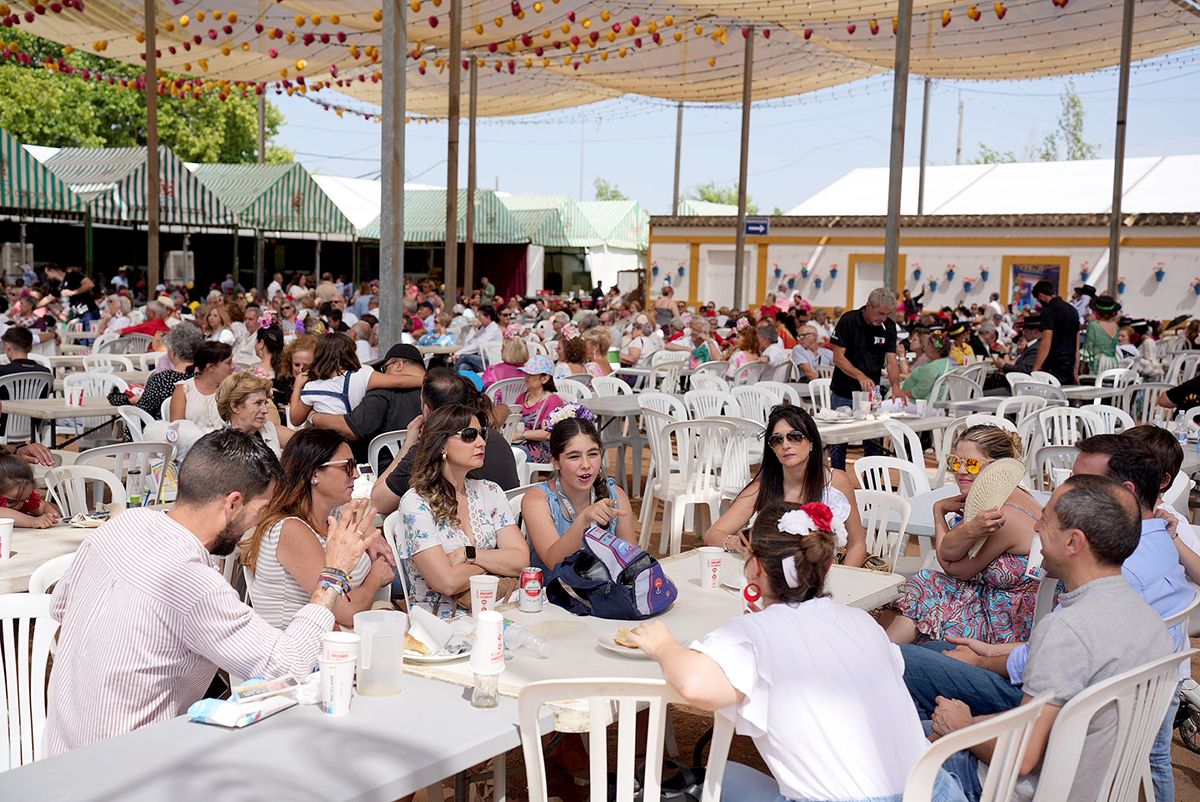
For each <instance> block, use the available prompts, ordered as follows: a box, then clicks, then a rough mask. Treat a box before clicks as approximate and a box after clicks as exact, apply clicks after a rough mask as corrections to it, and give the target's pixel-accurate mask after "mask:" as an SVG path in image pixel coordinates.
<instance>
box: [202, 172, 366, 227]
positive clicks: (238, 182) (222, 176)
mask: <svg viewBox="0 0 1200 802" xmlns="http://www.w3.org/2000/svg"><path fill="white" fill-rule="evenodd" d="M188 169H190V170H191V171H192V172H193V173H195V175H196V176H197V177H198V178H199V179H200V181H201V182H203V184H204V186H206V187H208V189H209V190H211V191H212V192H213V193H214V194H215V195H216V196H217V197H218V198H220V199H221V201H222V202H223V203H224V204H225V205H226V206H228V207H229V209H230V211H232V212H233V213H234V214H235V215H236V216H237V220H238V223H239V224H241V225H242V226H245V227H246V228H260V229H264V230H266V231H307V232H313V233H317V234H346V235H352V234H354V225H353V224H352V223H351V222H350V221H349V220H348V219H347V218H346V216H345V215H343V214H342V212H341V210H339V209H338V207H337V206H336V205H335V204H334V202H333V201H332V200H331V199H330V197H329V196H328V195H326V194H325V192H324V191H323V190H322V189H321V187H320V186H318V185H317V183H316V182H315V181H314V180H313V178H312V176H311V175H309V173H308V171H307V170H305V169H304V167H302V166H301V165H299V164H189V165H188Z"/></svg>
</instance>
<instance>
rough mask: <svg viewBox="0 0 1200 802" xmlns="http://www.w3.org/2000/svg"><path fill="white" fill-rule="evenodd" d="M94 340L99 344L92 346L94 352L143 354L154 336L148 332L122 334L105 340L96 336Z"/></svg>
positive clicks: (147, 349)
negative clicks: (102, 340)
mask: <svg viewBox="0 0 1200 802" xmlns="http://www.w3.org/2000/svg"><path fill="white" fill-rule="evenodd" d="M104 336H107V335H104ZM96 342H98V343H100V344H99V345H95V346H93V347H92V353H94V354H144V353H146V352H147V351H149V350H150V346H151V345H153V344H154V338H153V337H151V336H150V335H148V334H123V335H121V336H119V337H117V338H116V339H113V340H108V341H107V342H100V338H97V340H96Z"/></svg>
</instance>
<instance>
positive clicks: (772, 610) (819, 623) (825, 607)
mask: <svg viewBox="0 0 1200 802" xmlns="http://www.w3.org/2000/svg"><path fill="white" fill-rule="evenodd" d="M691 648H692V649H694V650H696V651H698V652H702V653H703V654H706V655H708V656H709V657H711V658H712V659H713V660H715V661H716V662H717V664H718V665H720V667H721V670H722V671H724V672H725V676H726V677H727V678H728V679H729V681H730V683H731V684H732V685H733V686H734V687H735V688H737V690H738V691H740V692H741V693H742V694H743V695H744V696H745V698H744V699H743V700H742V701H741V702H739V703H738V704H736V705H733V706H731V707H728V708H725V709H724V710H720V711H718V712H719V714H720V715H723V716H725V717H726V718H730V719H732V720H733V722H734V724H735V726H736V730H737V732H738V733H740V734H742V735H749V736H750V737H751V738H753V739H754V744H755V746H757V747H758V751H759V754H760V755H762V758H763V760H764V761H765V762H766V764H767V767H768V768H769V769H770V770H771V774H772V775H773V776H774V777H775V779H776V781H777V782H778V783H779V793H780V794H782V795H783V796H784V797H786V798H788V799H868V798H872V797H887V796H892V795H898V794H902V793H903V792H904V782H905V780H906V779H907V777H908V772H909V770H910V769H911V768H912V767H913V764H914V763H916V761H917V759H918V758H919V757H920V756H921V754H922V753H923V752H924V751H925V749H926V747H927V746H928V742H927V741H926V740H925V734H924V732H923V731H922V729H921V722H920V720H919V719H918V718H917V711H916V708H915V707H914V706H913V701H912V697H910V696H909V693H908V689H907V688H905V686H904V658H903V657H902V656H901V654H900V649H899V647H897V646H895V645H894V644H892V643H890V642H889V641H888V639H887V635H885V634H884V632H883V630H882V629H881V628H880V627H879V625H878V624H876V623H875V621H874V619H872V618H871V616H869V615H867V613H865V612H863V611H862V610H856V609H854V608H852V607H846V606H844V605H840V604H837V603H835V602H834V601H833V600H831V599H828V598H820V599H812V600H810V601H807V602H805V603H804V604H800V605H796V606H789V605H784V604H774V605H771V606H770V607H768V608H767V609H766V610H763V611H762V612H760V613H753V614H750V615H743V616H738V617H737V618H733V619H731V620H730V621H729V622H728V623H726V624H725V625H724V626H722V627H721V628H720V629H718V630H717V631H715V632H713V633H711V634H709V635H708V636H707V637H706V638H705V639H704V641H703V642H700V643H693V644H691Z"/></svg>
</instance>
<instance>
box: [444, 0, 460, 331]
mask: <svg viewBox="0 0 1200 802" xmlns="http://www.w3.org/2000/svg"><path fill="white" fill-rule="evenodd" d="M449 72H450V96H449V98H448V109H447V115H446V117H447V122H448V123H449V124H448V126H447V131H446V270H445V279H446V311H447V312H449V311H451V310H453V309H454V304H455V302H456V301H457V299H458V127H459V118H460V116H461V115H460V108H459V107H460V97H461V95H462V0H450V70H449Z"/></svg>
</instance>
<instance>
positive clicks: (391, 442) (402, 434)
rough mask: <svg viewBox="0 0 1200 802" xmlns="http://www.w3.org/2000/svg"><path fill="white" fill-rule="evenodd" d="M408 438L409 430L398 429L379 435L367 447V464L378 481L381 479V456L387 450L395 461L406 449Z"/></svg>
mask: <svg viewBox="0 0 1200 802" xmlns="http://www.w3.org/2000/svg"><path fill="white" fill-rule="evenodd" d="M406 437H408V429H397V430H395V431H391V432H384V433H383V434H377V435H375V436H374V437H373V438H371V443H370V445H368V446H367V462H368V463H369V464H370V466H371V471H372V472H373V473H374V474H375V477H376V478H377V479H378V478H379V455H380V454H381V453H383V450H384V449H385V448H386V449H387V451H388V453H389V454H391V455H392V459H395V458H396V455H397V454H399V453H400V449H401V448H403V447H404V439H405V438H406Z"/></svg>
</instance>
